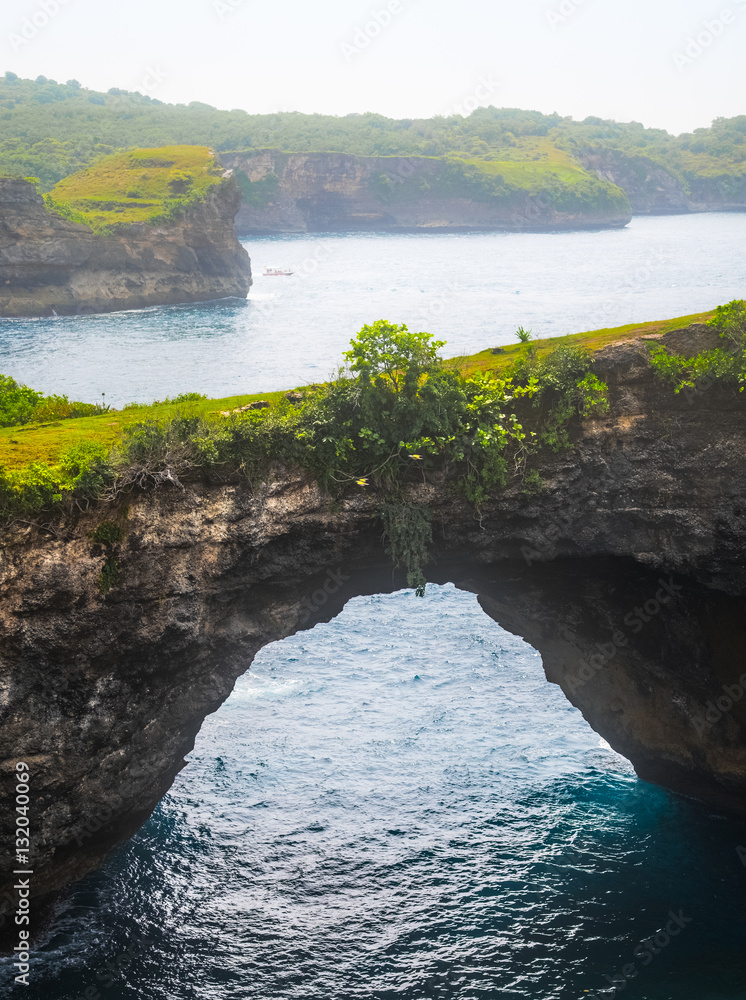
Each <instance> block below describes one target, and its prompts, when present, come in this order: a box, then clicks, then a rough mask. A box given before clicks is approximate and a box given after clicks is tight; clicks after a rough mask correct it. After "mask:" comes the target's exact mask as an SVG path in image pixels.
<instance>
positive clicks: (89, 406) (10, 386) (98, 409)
mask: <svg viewBox="0 0 746 1000" xmlns="http://www.w3.org/2000/svg"><path fill="white" fill-rule="evenodd" d="M104 410H105V407H102V406H99V405H97V404H95V403H75V402H72V403H71V402H70V400H69V399H68V398H67V396H45V395H44V393H42V392H37V391H36V390H35V389H30V388H29V387H28V386H27V385H19V383H18V382H16V380H15V379H13V378H11V377H10V376H9V375H0V427H14V426H16V425H20V424H28V423H42V422H43V421H47V420H65V419H67V418H70V417H89V416H93V415H94V414H96V413H103V412H104Z"/></svg>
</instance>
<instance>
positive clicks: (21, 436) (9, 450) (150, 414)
mask: <svg viewBox="0 0 746 1000" xmlns="http://www.w3.org/2000/svg"><path fill="white" fill-rule="evenodd" d="M713 315H714V311H711V312H706V313H696V314H694V315H692V316H681V317H678V318H676V319H668V320H658V321H653V322H649V323H629V324H627V325H626V326H618V327H611V328H608V329H603V330H592V331H588V332H585V333H575V334H568V335H567V336H563V337H547V338H544V339H540V340H535V341H532V343H533V344H534V346H535V349H536V350H537V352H538V353H539V354H543V353H546V352H547V351H551V350H554V349H555V348H557V347H584V348H586V349H588V350H590V351H598V350H600V349H601V348H603V347H607V346H608V345H609V344H613V343H618V342H622V341H626V340H634V339H636V338H637V337H641V336H645V335H646V334H654V333H668V332H669V331H671V330H678V329H681V328H683V327H686V326H690V325H691V324H692V323H704V322H706V321H707V320H708V319H710V318H711V317H712V316H713ZM523 350H525V348H524V347H523V345H521V344H519V343H515V344H509V345H507V346H505V347H502V348H500V352H501V353H499V354H493V353H492V350H491V349H487V350H485V351H480V352H479V353H478V354H472V355H469V356H464V357H459V358H453V359H451V362H450V363H451V364H452V365H454V366H455V367H457V368H458V369H459V370H460V371H461V372H463V373H464V374H465V375H469V374H472V373H473V372H476V371H493V372H497V373H500V372H501V371H503V370H504V369H505V368H507V367H508V366H509V365H510V364H511V363H512V362H513V361H515V360H516V359H517V358H518V357H519V356H520V353H521V352H522V351H523ZM283 397H284V392H270V393H254V394H253V395H248V396H230V397H227V398H224V399H202V400H198V401H194V402H188V403H156V404H153V405H151V406H139V407H137V408H136V409H132V410H111V411H109V412H108V413H103V414H100V415H97V416H93V417H79V418H73V419H70V420H58V421H54V422H52V423H49V424H26V425H24V426H21V427H6V428H2V429H0V466H5V468H6V469H19V468H23V467H24V466H27V465H28V464H29V463H31V462H48V463H49V464H50V465H55V464H56V462H57V461H58V459H59V456H60V455H61V454H62V453H63V452H65V451H67V450H68V449H69V448H71V447H73V446H74V445H77V444H80V442H82V441H98V442H100V443H101V444H102V445H104V446H105V447H106V448H111V447H113V446H114V445H115V444H116V443H117V441H118V439H119V437H120V435H121V432H122V430H123V429H124V428H125V427H126V426H127V425H128V424H133V423H137V422H139V421H142V420H149V419H161V420H166V419H168V418H170V417H173V416H175V415H176V414H177V413H178V414H192V415H195V416H203V417H208V418H209V417H210V416H211V415H214V416H215V418H216V419H217V416H218V414H219V413H220V412H221V411H230V410H234V409H237V408H238V407H240V406H246V404H247V403H251V402H254V401H256V400H259V399H266V400H267V401H268V402H270V403H271V404H273V405H275V404H276V403H277V402H278V401H279V400H281V399H282V398H283Z"/></svg>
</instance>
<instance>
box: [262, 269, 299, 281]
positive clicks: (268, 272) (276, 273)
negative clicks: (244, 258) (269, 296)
mask: <svg viewBox="0 0 746 1000" xmlns="http://www.w3.org/2000/svg"><path fill="white" fill-rule="evenodd" d="M292 273H293V272H292V271H285V270H284V269H283V268H281V267H265V268H264V277H265V278H289V277H290V275H291V274H292Z"/></svg>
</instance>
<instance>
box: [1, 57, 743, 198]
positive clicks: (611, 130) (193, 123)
mask: <svg viewBox="0 0 746 1000" xmlns="http://www.w3.org/2000/svg"><path fill="white" fill-rule="evenodd" d="M0 135H2V136H3V138H2V140H0V171H3V172H5V173H13V174H19V175H21V176H29V175H31V176H36V177H39V178H40V180H41V184H42V188H43V189H44V190H46V191H48V190H50V189H51V188H52V187H54V185H55V184H56V183H57V182H58V181H60V180H61V179H62V178H63V177H65V176H67V175H68V174H70V173H72V172H74V171H76V170H79V169H80V168H81V167H84V166H87V165H88V164H89V163H91V162H92V161H93V160H94V159H96V158H97V157H100V156H102V155H105V154H109V153H113V152H116V151H118V150H122V149H129V148H132V147H157V146H173V145H196V146H210V147H211V148H213V149H215V150H217V151H218V152H221V151H222V152H224V151H228V150H248V149H260V148H268V147H270V148H275V149H285V150H293V151H297V152H309V151H319V152H325V151H335V152H347V153H356V154H358V155H378V156H392V155H421V156H446V155H451V156H457V157H459V158H461V159H464V160H467V161H469V162H472V163H474V162H478V163H490V162H495V163H499V164H500V172H501V173H502V174H503V176H506V168H505V164H506V163H507V164H510V163H526V164H528V163H532V164H541V163H552V164H556V165H562V164H564V166H565V167H570V166H574V167H575V169H576V170H577V169H582V167H581V166H580V163H579V157H580V156H581V154H582V153H584V152H585V151H588V150H592V149H613V150H619V151H621V152H624V153H625V154H627V155H631V156H645V157H648V158H650V159H652V160H653V161H655V162H656V163H659V164H661V165H662V166H665V168H666V169H667V170H669V171H670V172H671V173H673V174H674V175H675V176H676V177H677V178H678V179H680V180H681V181H682V182H684V183H686V184H688V183H690V182H691V181H692V180H693V179H694V178H697V177H719V176H723V175H727V176H742V175H746V115H742V116H739V117H737V118H731V119H722V118H721V119H717V120H716V121H715V122H714V123H713V125H712V127H711V128H707V129H704V128H703V129H697V130H696V131H695V132H694V133H693V134H685V135H681V136H672V135H669V134H668V133H667V132H665V131H663V130H661V129H646V128H644V127H643V126H642V125H640V124H639V123H636V122H630V123H624V124H623V123H618V122H612V121H604V120H603V119H601V118H587V119H585V121H583V122H576V121H573V120H572V119H571V118H567V117H562V116H561V115H559V114H552V115H543V114H541V113H540V112H538V111H521V110H518V109H512V108H493V107H490V108H479V109H477V110H476V111H475V112H474V113H473V114H471V115H470V116H469V117H468V118H463V117H461V116H460V115H453V116H450V117H447V118H446V117H438V118H430V119H403V120H394V119H390V118H385V117H384V116H382V115H377V114H372V113H368V114H352V115H346V116H344V117H334V116H330V115H306V114H300V113H296V112H283V113H279V114H271V115H250V114H247V113H246V112H245V111H240V110H233V111H220V110H218V109H216V108H213V107H211V106H209V105H207V104H201V103H200V102H192V103H191V104H189V105H183V104H177V105H169V104H163V103H162V102H160V101H158V100H154V99H151V98H150V97H147V96H145V95H142V94H138V93H128V92H126V91H122V90H119V89H118V88H116V87H115V88H112V89H111V90H110V91H109V92H108V93H106V94H103V93H98V92H96V91H92V90H87V89H85V88H84V87H82V86H81V85H80V84H79V83H78V82H77V81H75V80H71V81H68V82H67V83H64V84H60V83H56V82H55V81H52V80H48V79H47V78H46V77H43V76H40V77H37V79H36V80H22V79H19V78H18V77H17V76H16V75H15V74H13V73H6V74H5V76H4V77H0ZM553 169H556V168H553ZM586 176H589V175H587V174H586ZM594 176H595V175H594ZM510 180H511V181H512V180H513V178H510Z"/></svg>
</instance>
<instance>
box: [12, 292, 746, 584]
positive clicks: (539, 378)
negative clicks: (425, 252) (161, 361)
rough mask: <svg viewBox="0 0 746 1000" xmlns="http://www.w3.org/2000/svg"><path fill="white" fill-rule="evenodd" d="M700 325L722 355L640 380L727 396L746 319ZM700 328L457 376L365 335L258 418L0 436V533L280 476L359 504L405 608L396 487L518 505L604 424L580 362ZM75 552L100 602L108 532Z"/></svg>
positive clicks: (604, 403) (595, 339)
mask: <svg viewBox="0 0 746 1000" xmlns="http://www.w3.org/2000/svg"><path fill="white" fill-rule="evenodd" d="M708 315H709V319H710V322H711V323H712V325H713V326H715V327H716V328H717V329H718V331H719V332H720V334H721V337H722V338H723V347H722V348H720V349H719V350H718V351H716V352H707V353H706V356H705V355H701V356H699V357H698V358H695V359H681V358H679V357H678V356H676V355H672V353H671V352H668V351H663V353H661V352H660V349H658V350H656V349H654V350H653V352H652V364H653V366H654V368H655V370H656V372H657V373H658V375H659V376H660V377H661V378H663V379H665V380H666V381H667V382H670V383H671V384H672V385H674V386H675V387H676V388H677V390H678V389H680V388H681V387H683V386H685V385H694V386H695V387H701V384H702V382H701V377H704V376H705V375H706V376H707V377H708V378H710V379H714V380H717V381H720V382H722V383H723V384H726V385H732V386H733V387H737V388H739V389H742V388H743V386H744V382H746V378H745V377H744V373H745V372H746V364H745V363H744V355H745V348H744V343H745V340H746V304H744V303H743V302H732V303H729V304H728V305H727V306H722V307H720V308H719V309H718V310H716V311H715V312H714V313H712V314H708ZM701 318H702V317H685V318H683V319H679V320H672V321H667V322H666V323H659V324H648V325H646V326H644V327H642V328H640V327H621V328H618V329H617V330H616V331H595V332H594V333H592V334H581V335H576V336H574V337H568V338H555V339H554V340H553V341H549V342H545V341H540V340H533V339H531V335H530V331H525V330H523V329H522V328H521V329H520V330H519V331H518V337H519V340H520V342H519V343H518V344H516V345H514V346H512V347H510V348H506V349H504V350H503V349H501V352H500V353H499V354H497V355H495V354H493V353H492V352H490V351H488V352H483V353H482V354H479V355H476V356H474V358H470V359H461V360H460V361H444V360H443V359H442V358H441V357H440V353H439V352H440V349H441V348H442V346H443V344H442V342H439V341H436V340H434V339H433V337H432V336H431V335H430V334H427V333H415V332H412V331H410V330H408V329H407V327H406V326H401V325H396V324H393V323H390V322H388V321H386V320H379V321H377V322H376V323H373V324H371V325H368V326H364V327H363V328H362V329H361V330H360V331H359V333H358V334H357V335H356V336H355V337H354V338H353V340H352V342H351V345H350V350H349V351H348V352H347V353H346V354H345V356H344V362H345V363H344V366H343V367H342V369H340V371H339V373H338V375H337V377H336V378H334V379H333V380H332V381H330V382H329V383H327V384H325V385H318V386H311V387H306V388H305V389H302V390H300V391H298V392H293V393H288V394H287V395H286V394H282V393H274V394H265V396H264V399H266V400H267V401H268V402H269V403H270V405H269V406H266V407H262V408H261V409H248V408H246V406H247V404H246V403H245V402H244V401H245V400H247V398H248V397H237V398H236V399H232V400H223V401H215V400H208V399H205V398H204V397H202V396H201V395H200V394H199V393H184V394H182V395H181V396H180V397H177V398H178V399H179V400H181V401H180V402H176V401H173V402H172V401H164V402H163V403H154V404H151V405H150V406H149V407H140V406H137V407H134V408H131V409H125V410H122V411H119V412H117V411H109V412H107V413H103V414H100V415H98V416H91V417H86V418H82V419H77V420H75V419H72V420H64V421H58V422H57V423H56V424H52V425H46V426H39V425H33V424H27V425H25V426H21V427H15V426H14V427H11V428H7V429H6V430H4V431H0V443H2V441H3V435H5V436H7V435H10V434H14V435H18V436H19V437H20V435H21V434H22V433H24V432H25V433H28V434H29V440H30V441H32V442H34V441H35V443H36V447H37V451H36V453H33V449H30V452H29V453H30V454H31V456H32V460H31V461H27V462H25V463H18V464H15V465H10V464H9V463H8V462H7V461H5V459H4V455H3V452H0V461H5V464H3V465H0V517H2V518H3V519H4V520H6V521H8V520H10V521H12V520H14V519H19V518H21V519H31V518H39V517H54V515H55V513H56V512H61V511H62V510H63V509H65V508H66V506H69V505H70V504H78V505H79V506H80V505H88V504H89V503H90V502H92V501H101V500H112V499H115V498H117V497H121V496H123V495H127V494H128V493H131V492H132V491H134V490H140V489H144V488H150V487H152V486H154V485H158V484H160V483H164V482H170V483H180V482H181V481H183V480H185V479H195V478H198V479H201V480H204V481H206V482H209V483H221V482H227V481H244V482H246V483H247V484H248V487H249V488H251V487H252V484H253V483H254V482H257V481H262V480H263V479H264V478H265V477H266V476H267V475H269V474H270V470H271V468H272V466H273V465H275V464H276V463H278V462H280V463H283V464H284V465H286V466H287V465H295V466H300V467H301V468H303V469H305V470H307V471H308V473H309V474H311V475H312V476H313V477H314V478H315V479H316V480H317V481H318V482H319V484H320V485H321V486H322V487H323V488H324V489H325V490H326V491H327V492H328V493H329V495H330V498H331V501H332V503H335V502H339V501H340V500H341V499H343V498H344V497H346V496H350V495H352V494H355V493H370V494H372V495H373V496H374V497H375V500H376V504H375V507H376V509H377V511H378V516H379V517H380V520H381V524H382V529H383V536H384V541H385V547H386V551H387V552H388V553H389V555H390V556H391V558H392V561H393V562H394V563H395V564H397V565H398V564H401V565H402V566H403V567H405V569H406V572H407V581H408V583H409V585H410V586H413V587H415V589H416V590H417V591H418V592H421V590H422V587H423V586H424V569H423V567H424V566H425V564H426V562H427V552H428V547H429V544H430V540H431V533H432V528H431V524H430V515H429V512H428V511H427V509H426V508H425V507H423V506H420V505H417V504H412V503H411V501H410V500H409V499H408V497H409V496H410V495H411V494H410V489H409V488H410V486H412V485H413V484H416V483H421V482H423V480H424V481H427V480H429V479H430V480H431V479H432V477H433V476H437V477H438V478H439V479H440V480H442V481H443V482H444V483H446V484H448V485H447V488H448V489H451V490H453V493H454V498H456V497H457V496H461V497H465V498H466V499H467V500H469V501H470V502H472V503H473V504H475V506H476V507H477V509H479V507H480V505H482V504H484V503H485V502H487V501H488V500H489V499H490V498H492V497H494V496H496V495H497V494H498V493H499V491H500V490H502V489H504V488H505V487H506V485H508V484H509V483H510V482H511V481H514V482H515V481H517V484H518V486H519V488H520V489H521V492H522V493H523V494H524V495H530V494H532V493H536V492H539V491H540V490H541V489H542V488H543V482H542V479H541V475H540V472H539V470H538V468H537V467H536V466H537V464H538V462H539V461H540V460H541V454H542V453H550V454H551V453H553V452H557V451H560V450H563V449H567V448H571V447H572V446H573V442H574V440H575V438H576V435H577V432H578V429H579V426H580V423H581V421H583V420H585V419H589V418H598V417H603V416H604V415H605V414H607V413H608V412H609V402H608V397H607V387H606V385H605V384H604V383H603V381H601V380H600V379H599V378H598V376H597V375H596V373H595V372H594V371H593V356H592V351H591V350H589V347H590V346H594V345H598V346H604V345H605V344H606V343H609V342H612V341H613V340H617V341H619V340H624V339H627V338H629V337H630V336H634V335H637V336H639V335H640V333H641V332H650V328H651V326H652V327H653V328H654V329H655V330H657V331H660V332H663V331H665V330H667V329H677V328H682V327H683V326H686V325H687V321H691V320H693V319H701ZM488 365H491V367H490V368H488V367H487V366H488ZM16 389H18V387H17V386H16ZM14 391H15V390H14ZM28 391H29V392H31V391H32V390H28ZM21 395H22V397H23V394H21ZM23 398H26V397H23ZM255 398H256V397H255ZM32 402H33V400H32ZM240 403H243V405H236V404H240ZM32 412H33V410H32ZM112 418H115V419H114V420H112ZM112 423H113V424H115V426H114V427H112V426H111V425H112ZM68 427H75V428H77V429H76V431H75V434H76V435H78V437H77V438H76V439H74V440H71V441H70V442H69V443H68V444H67V446H66V447H64V448H63V449H62V450H61V451H60V450H58V451H57V452H56V453H55V455H54V459H53V460H43V459H42V458H41V457H40V452H39V449H40V447H41V445H42V442H43V441H44V440H45V439H44V437H43V436H44V435H49V434H52V433H54V434H59V433H60V431H61V430H62V429H65V428H68ZM5 440H6V443H7V437H6V439H5ZM13 440H16V439H13ZM68 440H69V439H68ZM57 447H58V448H59V441H58V444H57ZM91 538H92V540H94V541H96V542H98V543H99V544H102V545H104V546H105V547H106V551H107V556H106V563H105V565H104V568H103V570H102V576H101V587H102V591H103V592H108V590H109V589H111V587H112V586H114V585H115V584H116V583H117V582H118V580H119V579H120V574H121V567H120V565H119V562H118V560H117V558H116V555H115V552H114V547H115V546H116V545H117V544H118V543H119V542H120V541H121V540H122V538H123V527H122V525H121V524H119V523H117V521H116V520H112V519H106V520H102V521H101V522H100V523H99V524H98V526H97V527H96V528H95V529H94V530H93V532H92V533H91Z"/></svg>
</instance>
